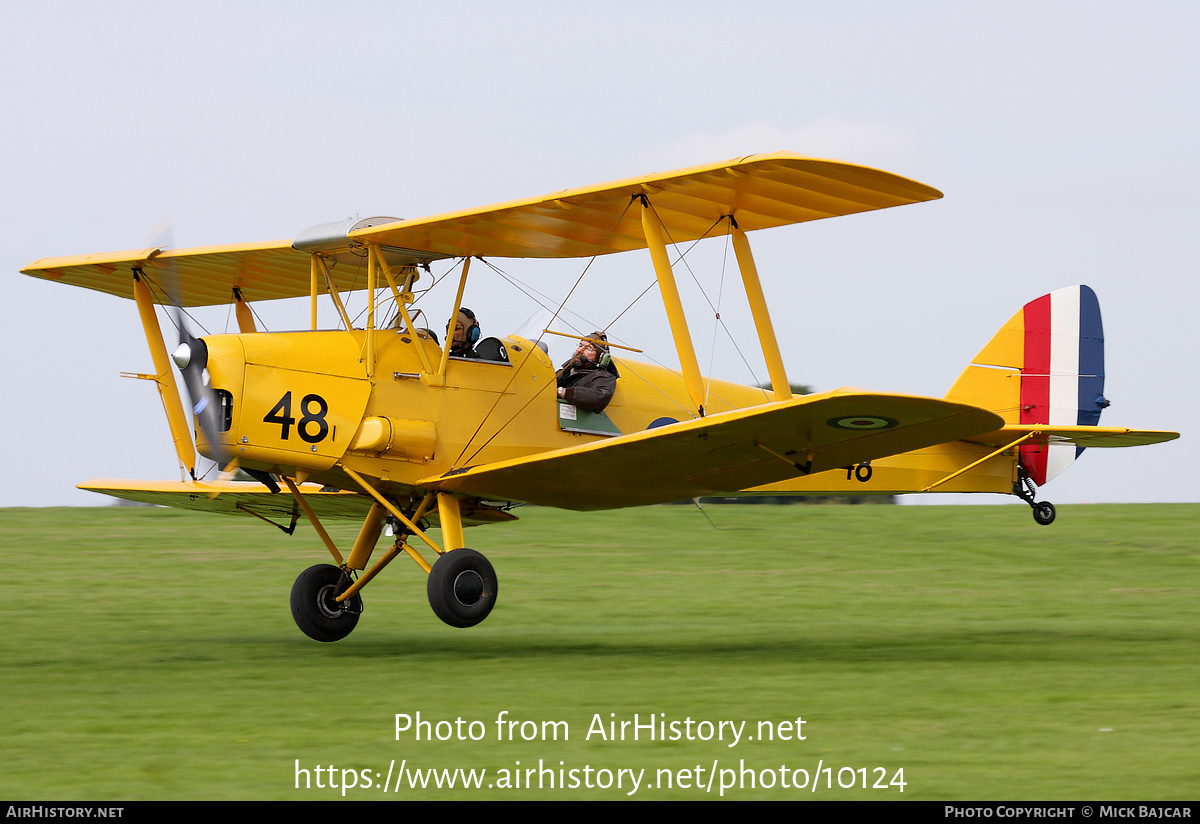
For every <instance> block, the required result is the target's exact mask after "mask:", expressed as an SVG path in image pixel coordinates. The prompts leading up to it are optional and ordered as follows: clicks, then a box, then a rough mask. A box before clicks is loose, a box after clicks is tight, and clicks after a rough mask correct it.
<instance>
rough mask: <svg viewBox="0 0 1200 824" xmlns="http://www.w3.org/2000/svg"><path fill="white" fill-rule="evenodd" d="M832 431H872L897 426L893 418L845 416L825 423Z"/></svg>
mask: <svg viewBox="0 0 1200 824" xmlns="http://www.w3.org/2000/svg"><path fill="white" fill-rule="evenodd" d="M826 423H828V424H829V425H830V426H832V427H833V428H834V429H854V430H858V431H863V432H865V431H869V430H872V429H891V428H892V427H893V426H897V425H899V423H900V421H898V420H896V419H895V418H882V417H880V416H878V415H846V416H845V417H841V418H830V419H829V420H828V421H826Z"/></svg>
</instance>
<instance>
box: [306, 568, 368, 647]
mask: <svg viewBox="0 0 1200 824" xmlns="http://www.w3.org/2000/svg"><path fill="white" fill-rule="evenodd" d="M351 583H353V581H351V579H350V575H349V574H348V573H346V572H344V571H343V570H341V569H339V568H338V567H335V566H332V565H330V564H318V565H317V566H312V567H309V568H308V569H306V570H304V571H303V572H301V573H300V577H298V578H297V579H296V583H294V584H292V618H293V619H294V620H295V621H296V626H298V627H300V631H301V632H303V633H304V634H305V635H307V636H308V637H309V638H312V639H313V640H314V641H325V642H329V641H340V640H342V639H343V638H345V637H346V636H347V635H349V634H350V631H351V630H353V629H354V627H355V625H356V624H358V616H359V614H360V613H361V612H362V598H361V597H359V596H358V595H355V596H354V597H353V598H347V599H346V600H345V601H342V602H341V603H340V604H339V603H338V602H337V601H335V600H334V599H335V598H336V597H337V596H338V595H339V594H340V593H342V592H345V591H346V590H347V589H348V588H349V587H350V584H351Z"/></svg>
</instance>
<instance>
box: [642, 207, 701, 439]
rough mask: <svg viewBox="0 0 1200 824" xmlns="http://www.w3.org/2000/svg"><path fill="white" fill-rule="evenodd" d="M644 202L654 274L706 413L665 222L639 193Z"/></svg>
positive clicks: (687, 377) (692, 388)
mask: <svg viewBox="0 0 1200 824" xmlns="http://www.w3.org/2000/svg"><path fill="white" fill-rule="evenodd" d="M636 197H637V198H638V199H639V200H640V201H641V204H642V232H643V233H644V234H645V236H646V246H647V248H649V249H650V259H651V260H652V261H654V274H655V275H656V276H657V277H658V289H659V291H660V292H662V299H663V306H664V307H665V308H666V310H667V320H668V322H670V324H671V334H672V335H673V336H674V337H675V351H676V352H678V353H679V365H680V366H681V367H682V368H683V382H684V383H685V384H686V385H687V390H688V396H689V397H690V398H691V399H692V404H693V406H695V408H696V411H697V412H698V413H699V415H700V417H702V418H703V417H704V380H703V378H702V377H701V375H700V364H699V363H697V362H696V349H695V347H693V346H692V335H691V332H689V331H688V325H687V318H686V317H684V314H683V303H682V302H680V300H679V289H678V287H676V285H675V275H674V274H673V273H672V272H671V260H670V258H669V257H668V256H667V246H666V244H665V243H664V242H663V233H662V222H661V221H660V220H659V219H658V215H656V214H655V213H654V209H653V207H651V205H650V201H649V200H648V199H647V198H646V196H645V195H636Z"/></svg>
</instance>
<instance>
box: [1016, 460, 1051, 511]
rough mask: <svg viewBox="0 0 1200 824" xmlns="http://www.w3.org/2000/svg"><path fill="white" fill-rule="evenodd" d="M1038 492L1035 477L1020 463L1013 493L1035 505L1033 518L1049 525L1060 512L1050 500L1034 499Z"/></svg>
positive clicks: (1032, 505)
mask: <svg viewBox="0 0 1200 824" xmlns="http://www.w3.org/2000/svg"><path fill="white" fill-rule="evenodd" d="M1036 492H1037V487H1036V486H1034V483H1033V479H1031V478H1030V477H1029V473H1028V472H1027V471H1026V470H1025V467H1023V466H1021V465H1020V464H1018V465H1017V482H1016V483H1015V484H1013V494H1014V495H1017V496H1018V497H1019V498H1020V499H1021V500H1022V501H1024V502H1025V503H1027V504H1029V505H1030V506H1031V507H1033V520H1035V521H1037V522H1038V523H1039V524H1041V525H1042V526H1048V525H1049V524H1052V523H1054V516H1055V515H1056V514H1058V513H1057V511H1056V510H1055V509H1054V504H1052V503H1050V502H1049V501H1041V502H1038V501H1036V500H1034V495H1035V494H1036Z"/></svg>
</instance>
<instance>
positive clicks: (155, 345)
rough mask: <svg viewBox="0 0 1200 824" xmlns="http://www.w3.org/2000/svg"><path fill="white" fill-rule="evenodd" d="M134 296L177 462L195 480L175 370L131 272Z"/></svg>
mask: <svg viewBox="0 0 1200 824" xmlns="http://www.w3.org/2000/svg"><path fill="white" fill-rule="evenodd" d="M133 299H134V300H135V301H137V307H138V313H139V314H140V315H141V316H142V328H143V329H145V330H146V343H147V344H149V346H150V356H151V357H152V358H153V359H154V371H155V372H157V374H156V375H154V382H155V384H157V385H158V394H159V396H160V397H161V398H162V402H163V407H165V409H166V412H167V424H168V425H169V426H170V427H171V437H172V438H173V439H174V441H175V454H176V455H178V456H179V463H181V464H182V465H183V467H184V468H185V469H187V471H188V474H189V475H191V476H192V480H193V481H194V480H196V451H195V448H194V447H193V446H192V435H191V433H190V432H189V431H188V425H187V418H186V417H184V414H183V402H182V401H180V400H179V386H178V385H177V384H176V383H175V372H174V371H173V370H172V369H171V362H170V360H169V359H168V358H167V346H166V344H165V343H163V336H162V329H161V328H160V327H159V325H158V315H156V314H155V313H154V299H153V298H152V297H151V296H150V290H149V289H148V288H146V284H145V283H143V282H142V279H141V278H140V277H138V275H137V273H134V276H133Z"/></svg>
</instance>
